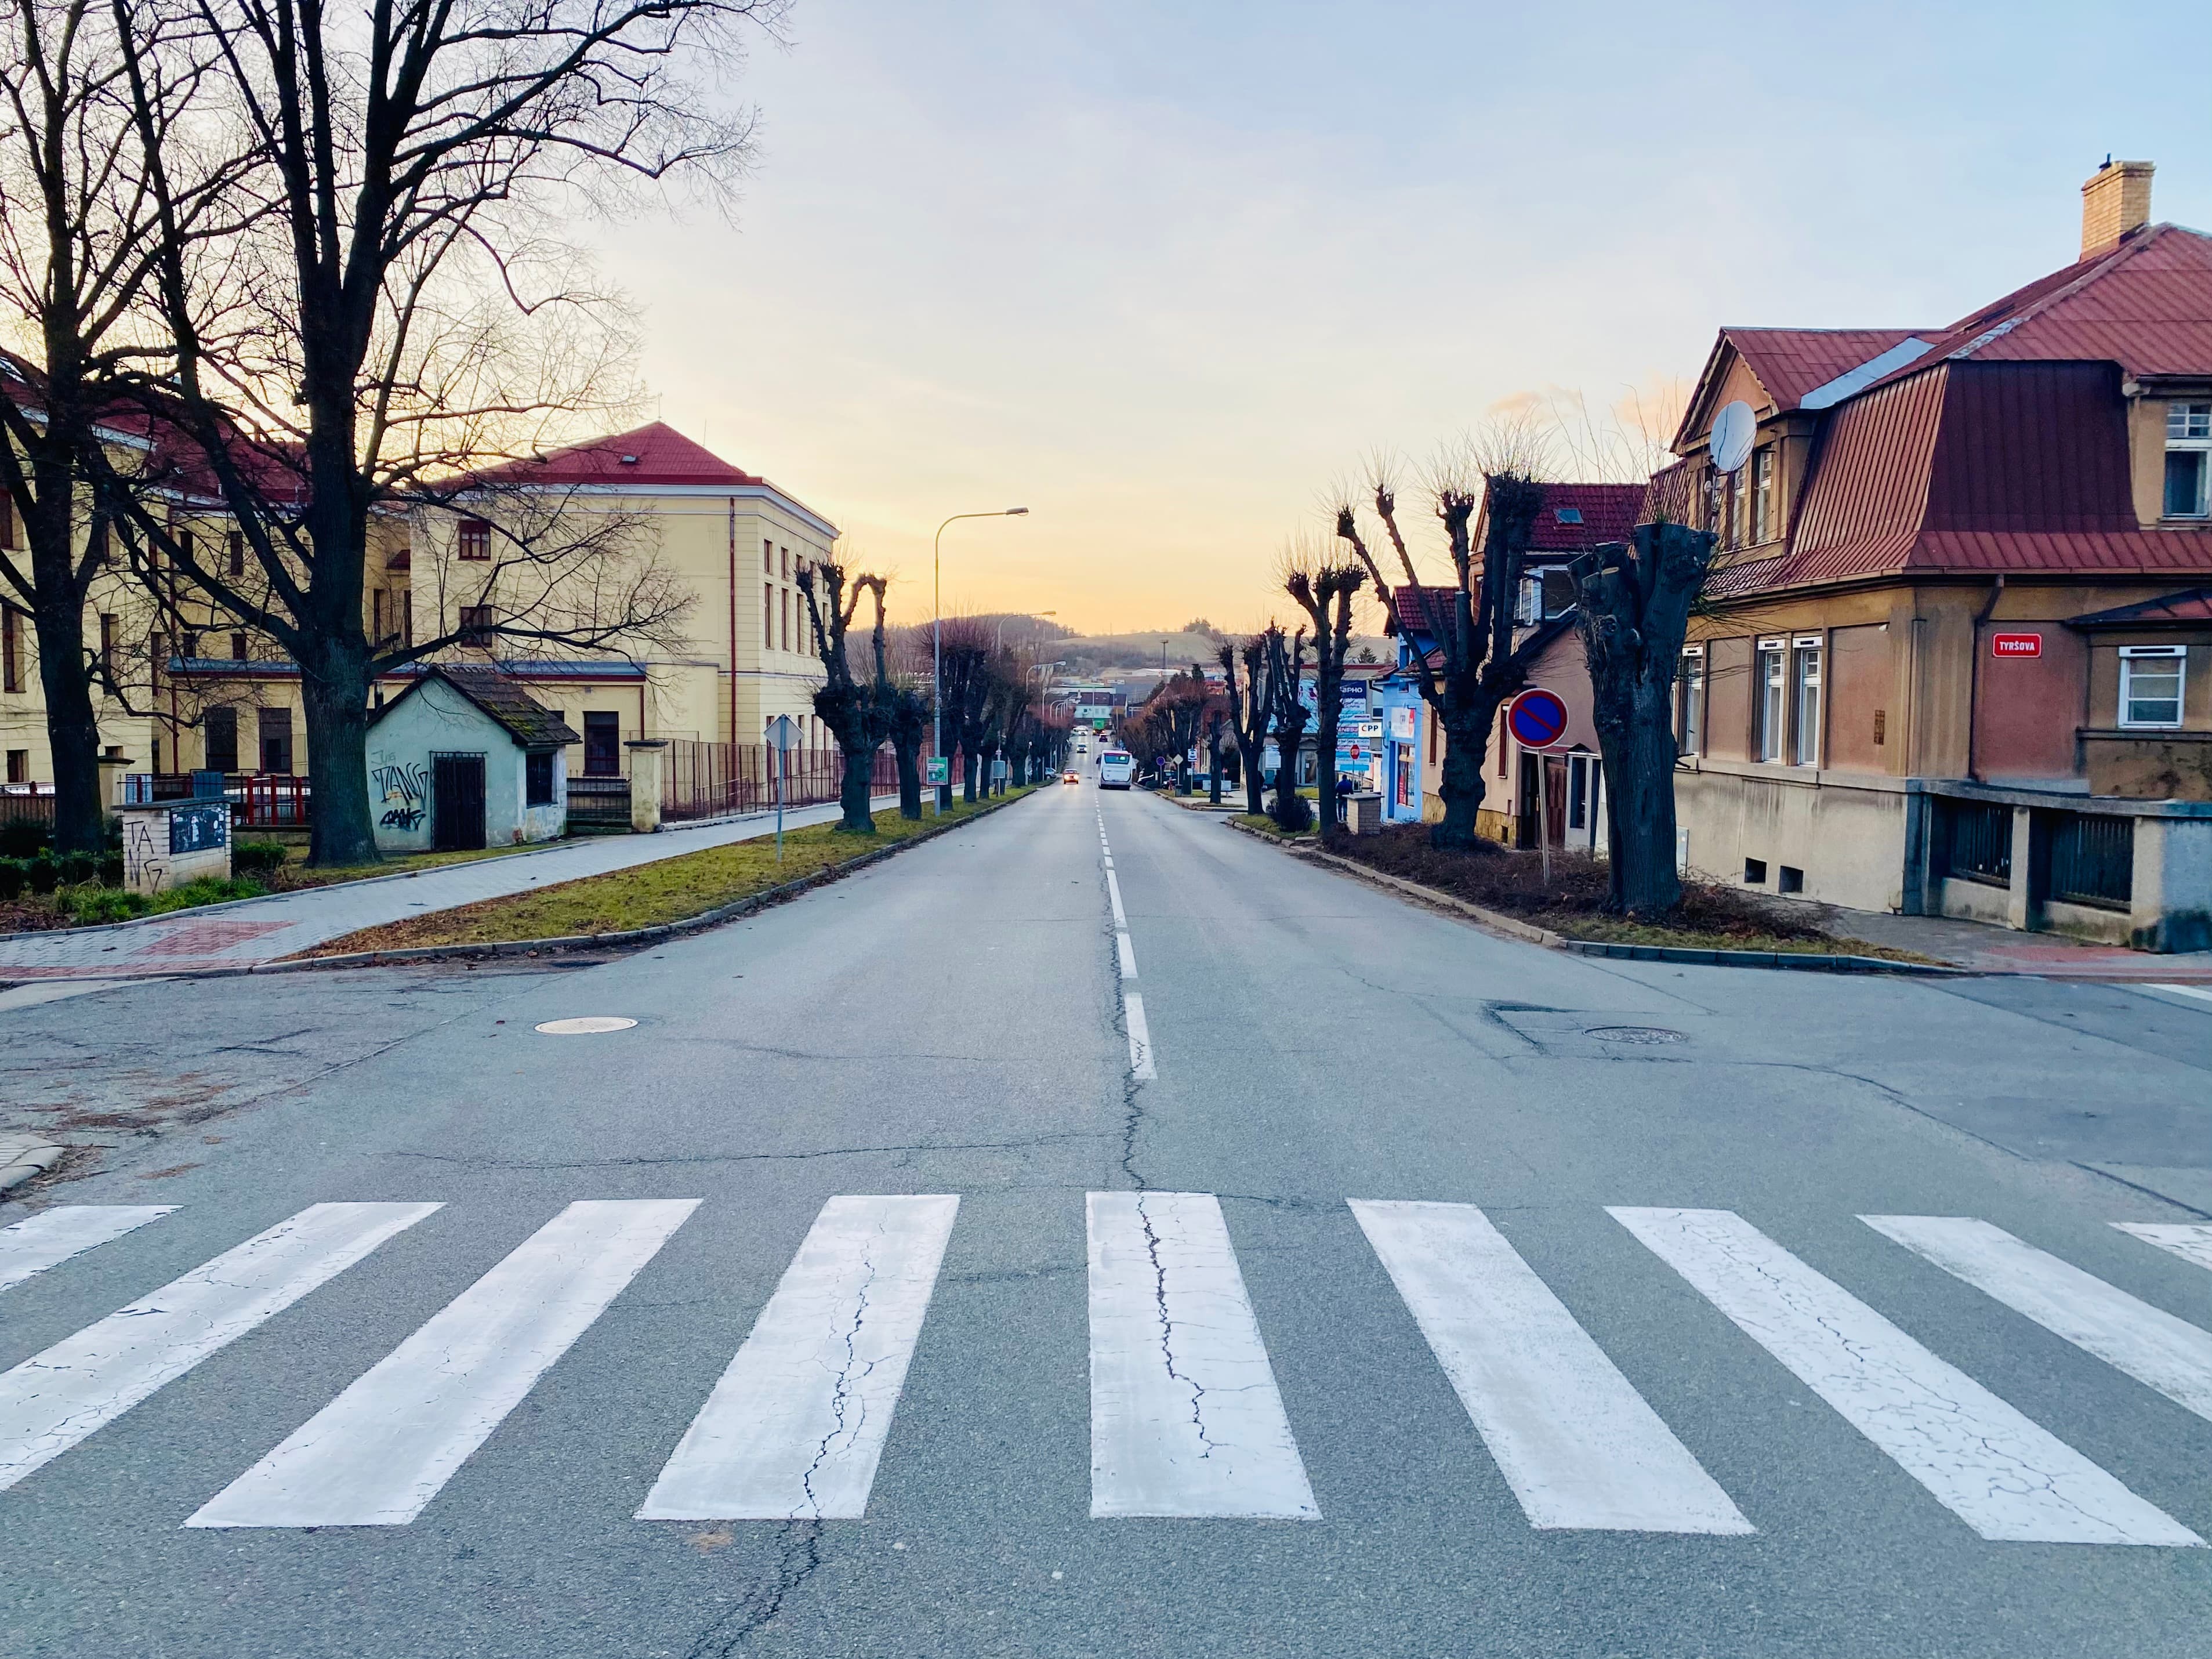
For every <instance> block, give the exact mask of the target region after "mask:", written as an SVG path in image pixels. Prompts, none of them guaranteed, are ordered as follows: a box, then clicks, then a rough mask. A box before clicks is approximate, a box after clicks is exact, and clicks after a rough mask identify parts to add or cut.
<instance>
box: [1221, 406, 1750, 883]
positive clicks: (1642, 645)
mask: <svg viewBox="0 0 2212 1659" xmlns="http://www.w3.org/2000/svg"><path fill="white" fill-rule="evenodd" d="M1541 470H1542V466H1541V445H1540V444H1538V443H1535V442H1532V441H1529V439H1528V435H1527V433H1526V432H1525V430H1511V429H1509V430H1506V431H1504V432H1503V433H1502V434H1499V435H1494V436H1493V438H1492V441H1490V442H1489V443H1488V444H1487V445H1474V446H1469V447H1467V448H1466V449H1465V450H1463V451H1462V452H1460V453H1455V454H1450V455H1447V456H1446V457H1445V458H1443V459H1441V460H1440V461H1439V462H1438V463H1437V464H1436V465H1433V466H1432V467H1431V469H1430V470H1429V471H1428V473H1427V475H1426V477H1425V479H1424V480H1423V483H1422V486H1421V494H1422V495H1423V496H1424V497H1425V504H1426V505H1427V506H1428V507H1429V508H1430V509H1431V512H1432V513H1433V514H1434V517H1435V519H1436V521H1437V525H1438V526H1439V528H1440V530H1441V532H1442V536H1443V551H1444V553H1445V556H1446V557H1447V558H1448V560H1449V571H1450V574H1449V579H1448V580H1446V581H1445V582H1443V583H1442V584H1429V583H1425V582H1423V580H1421V575H1420V573H1419V569H1418V568H1417V566H1416V554H1415V550H1414V549H1413V546H1412V545H1411V544H1410V543H1409V539H1408V537H1407V533H1406V530H1405V528H1404V526H1403V525H1402V524H1401V513H1400V507H1399V501H1398V496H1399V489H1398V484H1397V482H1396V479H1395V477H1394V473H1393V469H1392V468H1390V467H1389V465H1376V467H1374V468H1373V469H1372V470H1371V471H1370V476H1369V478H1368V481H1367V483H1366V486H1365V487H1364V489H1362V490H1361V491H1359V492H1358V495H1353V494H1352V492H1350V491H1346V492H1345V493H1344V494H1343V495H1341V496H1340V499H1339V500H1338V501H1336V502H1335V503H1334V507H1333V511H1332V516H1333V519H1334V526H1333V529H1334V542H1335V546H1334V548H1333V549H1332V548H1331V547H1329V546H1328V545H1327V544H1322V543H1319V542H1317V541H1306V542H1303V543H1296V544H1293V547H1292V550H1291V553H1290V555H1289V556H1287V558H1286V559H1285V564H1284V567H1283V569H1282V572H1281V574H1282V580H1283V586H1284V591H1285V592H1286V593H1288V595H1289V596H1290V597H1291V599H1294V600H1296V601H1297V605H1298V606H1299V609H1300V610H1301V611H1303V612H1304V617H1305V621H1304V624H1302V625H1301V626H1300V627H1298V628H1297V629H1296V630H1295V631H1293V632H1291V634H1289V635H1285V633H1284V631H1283V629H1281V628H1279V627H1278V626H1273V625H1271V626H1270V627H1269V628H1268V629H1267V630H1266V631H1265V632H1264V633H1262V634H1261V635H1255V637H1254V638H1253V639H1252V640H1251V641H1248V642H1247V643H1246V645H1245V646H1244V647H1243V650H1242V652H1241V653H1240V652H1232V651H1231V650H1229V649H1226V648H1225V650H1224V651H1223V653H1222V662H1223V666H1224V668H1225V670H1227V671H1229V685H1230V696H1231V699H1232V700H1233V702H1234V703H1235V712H1234V713H1233V714H1232V716H1231V720H1232V724H1233V725H1234V726H1235V727H1236V730H1237V738H1238V742H1239V746H1240V748H1242V749H1243V750H1244V751H1245V753H1246V756H1247V760H1248V765H1249V762H1250V761H1251V760H1252V759H1254V758H1256V755H1257V751H1258V748H1259V744H1260V743H1261V741H1263V740H1264V738H1265V736H1266V735H1268V734H1270V733H1272V735H1273V737H1274V738H1275V741H1276V744H1277V745H1278V753H1279V755H1280V756H1282V757H1284V764H1283V765H1281V766H1280V768H1279V771H1278V776H1277V787H1276V789H1275V793H1274V796H1273V799H1272V801H1271V802H1270V803H1269V807H1268V811H1269V814H1270V816H1271V817H1273V818H1274V820H1275V822H1276V823H1279V825H1281V826H1282V827H1283V828H1285V829H1304V827H1305V826H1306V824H1307V823H1308V822H1309V821H1310V820H1309V815H1308V811H1307V808H1306V806H1305V804H1304V801H1303V800H1301V799H1299V798H1298V796H1297V793H1296V790H1295V788H1294V787H1292V778H1293V776H1294V767H1293V766H1292V765H1291V763H1290V762H1291V757H1293V756H1295V755H1296V754H1297V744H1298V742H1299V740H1300V738H1301V737H1302V735H1303V731H1304V722H1305V720H1306V718H1307V715H1306V711H1305V709H1304V706H1303V704H1302V703H1301V702H1300V701H1299V699H1298V698H1297V682H1298V677H1299V671H1300V668H1299V657H1300V654H1301V653H1302V652H1303V651H1304V648H1305V647H1306V646H1307V645H1308V643H1309V642H1310V645H1311V647H1312V650H1313V655H1314V661H1315V672H1314V678H1315V681H1316V684H1315V690H1316V697H1315V700H1314V708H1313V710H1312V715H1311V718H1312V719H1313V721H1314V723H1315V725H1316V727H1317V728H1318V729H1317V731H1316V750H1317V751H1318V753H1319V754H1320V756H1321V757H1322V769H1321V780H1322V786H1323V794H1324V799H1326V793H1327V790H1328V786H1329V785H1330V784H1331V783H1332V782H1333V781H1334V780H1333V778H1332V776H1331V774H1332V772H1333V770H1334V757H1335V753H1336V726H1337V718H1338V710H1339V708H1340V696H1339V689H1340V686H1341V684H1342V682H1343V676H1344V668H1345V659H1346V650H1347V648H1348V647H1349V644H1350V626H1349V624H1350V620H1351V608H1352V605H1353V603H1354V601H1355V600H1356V599H1357V598H1358V595H1359V594H1360V592H1362V590H1363V589H1364V587H1366V586H1369V585H1370V584H1371V586H1372V588H1373V591H1374V592H1375V594H1376V598H1377V599H1378V600H1379V601H1380V603H1381V604H1382V605H1383V609H1384V610H1385V611H1386V612H1387V613H1388V615H1389V618H1390V622H1391V624H1392V627H1393V629H1394V631H1395V633H1396V634H1397V635H1398V636H1399V638H1400V639H1401V641H1419V642H1420V644H1421V645H1422V646H1424V647H1425V648H1415V649H1412V650H1409V651H1407V653H1406V658H1407V667H1406V670H1405V671H1407V672H1408V673H1409V675H1410V677H1411V678H1412V679H1413V684H1414V685H1415V687H1416V688H1417V689H1418V690H1419V693H1420V696H1421V699H1422V702H1424V703H1425V704H1426V706H1427V708H1428V710H1429V714H1430V718H1431V720H1433V721H1434V722H1435V723H1436V725H1437V727H1438V728H1439V729H1440V730H1441V731H1442V732H1443V766H1442V772H1441V776H1440V777H1439V779H1438V781H1437V791H1436V793H1437V795H1438V796H1439V797H1440V799H1441V800H1442V804H1443V817H1442V818H1441V819H1440V820H1439V821H1438V822H1437V823H1435V824H1434V825H1432V826H1431V829H1430V840H1431V844H1433V845H1435V846H1437V847H1439V848H1451V849H1456V850H1462V851H1473V850H1474V849H1475V848H1478V847H1480V846H1484V845H1486V844H1487V843H1485V842H1481V841H1480V839H1479V838H1478V836H1477V835H1476V831H1475V825H1476V822H1477V813H1478V812H1479V811H1480V807H1481V805H1482V801H1483V797H1484V794H1485V789H1486V786H1485V781H1484V777H1483V757H1484V756H1485V754H1486V751H1487V749H1488V746H1489V743H1490V739H1491V734H1492V732H1493V731H1494V730H1495V729H1496V726H1497V721H1498V714H1499V711H1500V710H1501V709H1502V708H1504V706H1505V705H1506V703H1507V702H1509V701H1510V699H1511V698H1512V697H1513V696H1515V695H1516V694H1517V693H1518V692H1520V691H1521V690H1524V689H1525V688H1526V687H1527V686H1528V677H1529V672H1530V670H1531V668H1532V666H1533V665H1534V660H1535V658H1536V656H1537V654H1538V653H1540V652H1541V650H1542V649H1543V648H1544V647H1546V646H1547V645H1548V644H1549V643H1550V636H1549V635H1544V634H1541V633H1539V632H1537V631H1535V630H1533V629H1523V628H1521V627H1518V626H1516V616H1517V608H1518V599H1519V595H1520V593H1521V591H1522V576H1523V574H1524V571H1525V570H1526V568H1527V565H1528V546H1529V542H1530V538H1531V533H1532V532H1533V529H1534V525H1535V522H1536V518H1537V514H1538V513H1541V511H1542V510H1543V507H1544V495H1545V489H1544V484H1543V482H1542V480H1541V476H1540V475H1541ZM1377 532H1379V536H1378V533H1377ZM1712 544H1713V538H1712V536H1711V533H1710V532H1705V531H1700V530H1695V529H1692V528H1689V527H1688V526H1684V525H1681V524H1677V523H1669V522H1665V521H1663V520H1662V521H1659V522H1653V523H1648V524H1641V525H1638V526H1636V529H1635V532H1634V535H1633V539H1632V541H1630V542H1628V543H1615V544H1607V545H1604V546H1600V547H1595V548H1593V549H1591V550H1589V551H1587V552H1585V553H1584V554H1583V556H1581V557H1579V558H1578V559H1577V560H1576V561H1575V562H1573V563H1572V565H1571V567H1570V569H1571V574H1572V577H1573V580H1574V582H1575V586H1576V593H1577V620H1576V625H1577V629H1578V632H1579V634H1580V636H1581V639H1582V642H1583V651H1584V655H1585V659H1586V661H1587V663H1588V665H1589V678H1590V684H1591V696H1592V705H1593V706H1592V714H1593V720H1594V724H1595V726H1596V729H1597V733H1598V742H1599V747H1600V750H1601V752H1602V756H1603V760H1604V765H1605V772H1606V778H1607V790H1606V800H1607V843H1608V848H1609V852H1610V866H1609V867H1610V879H1611V890H1612V902H1613V905H1614V907H1615V908H1618V909H1620V910H1621V911H1623V912H1625V913H1627V914H1630V915H1638V916H1643V917H1657V916H1662V915H1666V914H1667V913H1668V912H1669V911H1671V910H1672V909H1673V908H1674V907H1675V905H1676V904H1677V903H1679V902H1680V897H1681V887H1680V879H1679V876H1678V872H1677V871H1676V867H1675V862H1674V858H1675V854H1674V759H1675V748H1674V682H1675V678H1676V676H1677V674H1678V673H1679V672H1680V660H1681V654H1682V645H1683V641H1684V636H1685V634H1686V629H1687V623H1688V620H1689V617H1690V613H1691V611H1692V609H1693V608H1694V607H1695V605H1696V604H1697V602H1698V598H1699V593H1700V592H1701V591H1702V589H1703V586H1704V583H1705V575H1706V573H1707V571H1708V568H1710V563H1711V553H1712ZM1386 561H1387V563H1388V566H1389V568H1386ZM1400 579H1402V580H1400ZM1240 662H1241V664H1242V665H1243V668H1244V674H1243V684H1242V685H1241V686H1240V685H1239V684H1238V681H1237V674H1236V671H1235V670H1236V666H1237V664H1238V663H1240ZM1261 711H1265V714H1264V718H1263V717H1262V715H1261ZM1251 799H1252V803H1253V805H1254V808H1255V810H1256V809H1257V806H1258V792H1257V789H1256V786H1255V788H1254V791H1253V793H1252V796H1251ZM1320 816H1321V830H1322V836H1324V837H1325V838H1326V837H1328V836H1333V835H1334V833H1336V830H1337V825H1336V822H1335V814H1334V811H1332V810H1329V809H1328V807H1326V806H1325V807H1324V809H1323V811H1322V813H1321V815H1320Z"/></svg>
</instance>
